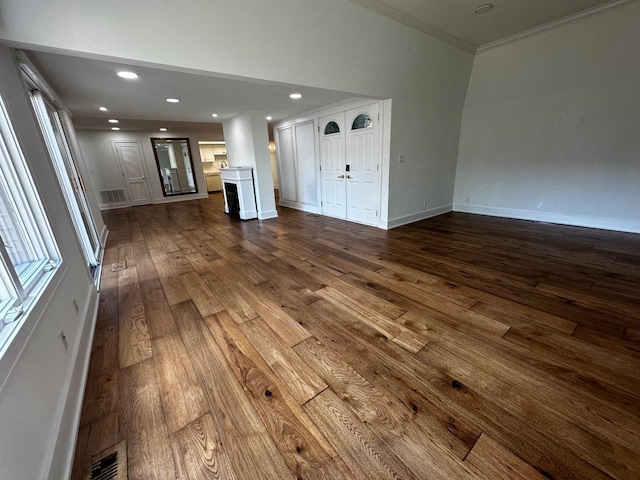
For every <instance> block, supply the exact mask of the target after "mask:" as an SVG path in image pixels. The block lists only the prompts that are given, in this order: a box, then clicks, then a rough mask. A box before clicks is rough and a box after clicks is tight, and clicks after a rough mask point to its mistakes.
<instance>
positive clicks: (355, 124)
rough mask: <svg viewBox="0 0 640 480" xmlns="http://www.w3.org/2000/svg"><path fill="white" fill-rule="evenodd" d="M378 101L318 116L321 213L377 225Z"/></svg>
mask: <svg viewBox="0 0 640 480" xmlns="http://www.w3.org/2000/svg"><path fill="white" fill-rule="evenodd" d="M379 118H380V116H379V104H378V103H373V104H370V105H365V106H363V107H359V108H355V109H351V110H347V111H346V112H342V113H339V114H335V115H328V116H324V117H321V118H320V119H319V124H320V125H319V127H320V128H319V135H320V165H321V185H322V187H321V194H322V214H323V215H328V216H332V217H337V218H343V219H346V220H351V221H354V222H359V223H366V224H369V225H375V224H376V223H377V221H378V216H379V199H380V183H381V171H380V158H379V157H380V152H379V135H380V130H381V128H380V125H379Z"/></svg>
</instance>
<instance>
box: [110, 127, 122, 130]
mask: <svg viewBox="0 0 640 480" xmlns="http://www.w3.org/2000/svg"><path fill="white" fill-rule="evenodd" d="M111 130H114V131H117V130H120V127H111Z"/></svg>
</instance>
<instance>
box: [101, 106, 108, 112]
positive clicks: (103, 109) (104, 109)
mask: <svg viewBox="0 0 640 480" xmlns="http://www.w3.org/2000/svg"><path fill="white" fill-rule="evenodd" d="M98 110H100V111H101V112H108V111H109V109H108V108H107V107H100V108H98Z"/></svg>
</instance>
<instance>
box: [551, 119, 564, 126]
mask: <svg viewBox="0 0 640 480" xmlns="http://www.w3.org/2000/svg"><path fill="white" fill-rule="evenodd" d="M560 125H562V117H558V118H556V121H555V122H553V126H554V127H559V126H560Z"/></svg>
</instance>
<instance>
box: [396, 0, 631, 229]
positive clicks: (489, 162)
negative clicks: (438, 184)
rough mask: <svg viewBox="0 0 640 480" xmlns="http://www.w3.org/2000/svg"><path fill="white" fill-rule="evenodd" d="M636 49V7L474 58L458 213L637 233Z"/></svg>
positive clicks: (460, 166)
mask: <svg viewBox="0 0 640 480" xmlns="http://www.w3.org/2000/svg"><path fill="white" fill-rule="evenodd" d="M639 45H640V3H638V2H635V3H633V4H631V5H629V6H627V7H624V8H621V9H617V10H612V11H608V12H606V13H604V14H601V15H597V16H594V17H590V18H587V19H585V20H580V21H577V22H574V23H570V24H566V25H564V26H562V27H559V28H556V29H553V30H549V31H547V32H544V33H540V34H537V35H534V36H530V37H527V38H525V39H523V40H520V41H516V42H514V43H510V44H507V45H504V46H502V47H499V48H496V49H493V50H488V51H485V52H481V53H479V54H478V55H477V56H476V59H475V62H474V65H473V73H472V76H471V81H470V85H469V92H468V95H467V101H466V104H465V108H464V116H463V122H462V131H461V137H460V153H459V157H458V168H457V176H456V186H455V209H456V210H462V211H470V212H477V213H487V214H492V215H501V216H511V217H519V218H530V219H539V220H544V221H550V222H560V223H570V224H576V225H584V226H593V227H600V228H611V229H619V230H628V231H635V232H640V208H638V205H639V204H640V183H639V179H640V157H639V152H640V133H639V132H640V130H639V128H640V61H638V46H639ZM394 106H395V105H394ZM559 119H561V121H560V122H559V124H558V125H556V123H558V120H559ZM394 128H395V125H394ZM467 196H468V197H470V198H469V202H468V203H466V202H465V200H466V197H467ZM539 204H541V205H540V207H539Z"/></svg>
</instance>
